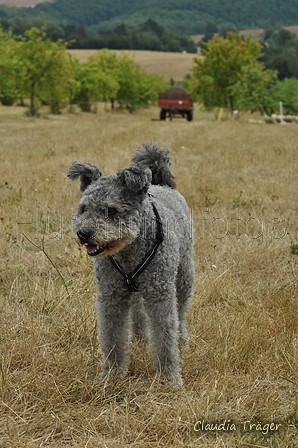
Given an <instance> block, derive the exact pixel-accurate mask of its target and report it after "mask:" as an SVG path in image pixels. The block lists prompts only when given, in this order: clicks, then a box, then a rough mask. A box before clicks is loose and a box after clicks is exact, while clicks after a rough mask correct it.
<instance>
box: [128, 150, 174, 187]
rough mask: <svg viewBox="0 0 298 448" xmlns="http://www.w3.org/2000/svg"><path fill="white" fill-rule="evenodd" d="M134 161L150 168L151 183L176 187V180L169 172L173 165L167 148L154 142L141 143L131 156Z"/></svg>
mask: <svg viewBox="0 0 298 448" xmlns="http://www.w3.org/2000/svg"><path fill="white" fill-rule="evenodd" d="M132 161H133V162H134V163H137V164H138V165H141V166H143V167H144V168H150V170H151V171H152V182H151V183H152V184H153V185H162V186H168V187H171V188H173V189H175V188H176V182H175V180H174V176H173V174H172V172H171V167H172V165H173V162H172V159H171V156H170V153H169V150H168V149H167V148H160V147H159V146H158V145H157V144H156V143H154V142H151V143H148V142H146V143H143V144H142V146H140V147H139V148H138V149H137V151H136V153H135V155H134V156H133V158H132Z"/></svg>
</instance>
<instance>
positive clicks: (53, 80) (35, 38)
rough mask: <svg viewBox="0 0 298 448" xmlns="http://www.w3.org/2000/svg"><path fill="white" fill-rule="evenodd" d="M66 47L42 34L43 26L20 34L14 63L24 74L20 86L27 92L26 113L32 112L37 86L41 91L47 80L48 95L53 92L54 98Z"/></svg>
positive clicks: (44, 87) (60, 82)
mask: <svg viewBox="0 0 298 448" xmlns="http://www.w3.org/2000/svg"><path fill="white" fill-rule="evenodd" d="M66 47H67V44H66V43H64V42H62V41H61V40H58V41H57V42H52V41H51V40H50V39H48V38H46V33H45V32H44V31H43V29H41V30H40V29H38V28H32V29H31V30H29V31H26V32H25V35H24V37H20V38H19V45H18V47H17V48H18V67H19V69H20V70H21V71H22V74H23V76H24V89H25V90H27V91H29V94H30V109H29V112H30V115H32V116H34V115H35V113H36V108H35V105H34V101H35V97H36V92H37V89H40V90H41V91H43V92H45V91H46V85H47V83H50V84H49V92H48V96H50V95H53V101H54V102H55V101H56V99H55V98H54V97H55V95H57V90H58V86H60V87H61V88H62V85H63V83H64V82H65V74H64V70H65V67H66V65H64V62H65V61H66V57H65V50H66ZM57 67H58V69H57ZM43 83H44V84H43ZM60 87H59V88H60ZM60 93H61V92H60Z"/></svg>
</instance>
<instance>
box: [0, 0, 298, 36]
mask: <svg viewBox="0 0 298 448" xmlns="http://www.w3.org/2000/svg"><path fill="white" fill-rule="evenodd" d="M7 1H8V0H7ZM17 16H20V17H28V18H32V17H40V18H43V19H45V20H49V21H56V22H59V23H61V24H75V25H77V26H78V25H81V26H83V27H85V28H88V29H89V31H93V32H98V31H99V30H103V29H113V28H115V26H116V25H118V24H120V23H124V24H126V25H129V26H134V27H137V26H140V25H141V24H143V23H144V22H145V21H146V20H147V19H148V18H152V19H154V20H156V21H157V22H158V23H159V24H160V25H161V26H163V27H164V28H165V29H166V30H168V31H175V32H178V33H180V34H184V35H185V34H188V35H189V34H200V33H203V32H204V31H205V26H206V24H208V23H215V24H216V25H217V26H219V27H231V26H233V27H234V28H236V29H247V28H262V27H263V26H264V25H265V24H266V23H267V22H272V23H275V24H277V25H296V24H297V23H298V2H297V0H283V1H280V0H246V2H243V0H233V1H232V0H209V1H208V2H206V0H195V1H194V0H164V1H162V2H161V1H159V0H142V1H140V0H113V1H111V0H54V2H53V3H48V2H45V3H39V4H37V5H36V6H35V7H34V8H16V7H8V6H0V20H1V21H3V20H7V19H10V18H14V17H17Z"/></svg>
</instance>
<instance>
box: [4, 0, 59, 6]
mask: <svg viewBox="0 0 298 448" xmlns="http://www.w3.org/2000/svg"><path fill="white" fill-rule="evenodd" d="M52 1H53V0H0V5H7V6H29V7H30V6H31V7H34V6H35V5H37V4H38V3H44V2H48V3H52Z"/></svg>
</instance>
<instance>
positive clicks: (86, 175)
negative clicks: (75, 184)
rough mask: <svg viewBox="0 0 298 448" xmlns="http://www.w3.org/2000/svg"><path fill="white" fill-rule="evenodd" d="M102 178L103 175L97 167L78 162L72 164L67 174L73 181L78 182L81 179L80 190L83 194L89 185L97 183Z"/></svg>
mask: <svg viewBox="0 0 298 448" xmlns="http://www.w3.org/2000/svg"><path fill="white" fill-rule="evenodd" d="M101 176H102V174H101V172H100V171H99V169H98V168H97V166H94V165H91V164H90V163H81V162H77V161H75V162H72V164H71V165H70V167H69V170H68V173H67V177H69V179H71V180H76V179H77V178H78V177H79V178H80V189H81V192H82V193H83V191H84V190H86V188H87V187H88V185H90V184H91V183H92V182H95V181H96V180H97V179H99V178H100V177H101Z"/></svg>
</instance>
